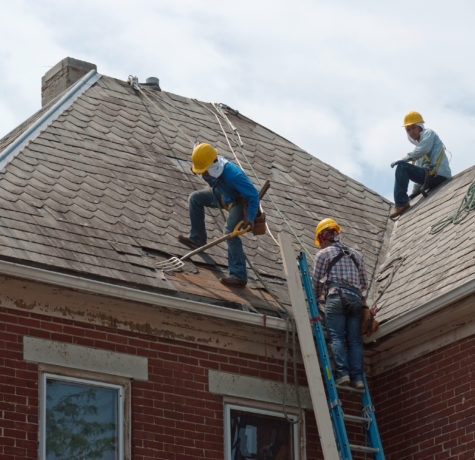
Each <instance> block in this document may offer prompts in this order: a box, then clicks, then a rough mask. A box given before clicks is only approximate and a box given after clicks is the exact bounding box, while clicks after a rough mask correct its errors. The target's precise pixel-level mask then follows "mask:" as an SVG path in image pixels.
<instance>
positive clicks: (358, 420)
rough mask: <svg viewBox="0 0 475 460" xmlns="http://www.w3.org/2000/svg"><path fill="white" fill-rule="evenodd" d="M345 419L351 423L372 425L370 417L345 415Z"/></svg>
mask: <svg viewBox="0 0 475 460" xmlns="http://www.w3.org/2000/svg"><path fill="white" fill-rule="evenodd" d="M343 419H344V420H348V421H349V422H355V423H371V419H370V418H368V417H359V416H358V415H349V414H343Z"/></svg>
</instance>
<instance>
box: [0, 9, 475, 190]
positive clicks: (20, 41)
mask: <svg viewBox="0 0 475 460" xmlns="http://www.w3.org/2000/svg"><path fill="white" fill-rule="evenodd" d="M474 13H475V3H474V2H471V1H468V0H454V1H453V2H452V3H451V4H450V7H448V6H447V3H446V2H445V1H441V0H434V1H433V2H431V4H430V7H428V6H427V4H424V3H421V2H419V3H417V2H416V3H414V2H412V1H408V0H402V1H400V2H397V3H394V4H391V3H389V4H388V3H387V2H374V1H369V0H361V1H359V2H358V3H355V2H352V1H349V0H348V1H343V0H342V1H340V2H331V1H325V0H319V1H318V2H317V1H312V0H299V1H297V2H288V1H284V0H274V1H270V0H261V1H259V2H255V1H251V0H242V1H241V2H239V3H231V2H223V1H218V0H195V1H192V0H161V1H160V2H156V1H152V0H149V1H147V0H136V1H135V2H133V3H131V2H129V1H127V2H126V1H125V0H114V1H112V0H101V1H100V2H97V1H93V0H83V1H81V2H73V1H71V0H63V1H59V0H38V1H31V0H30V1H25V0H24V1H18V2H10V3H9V7H8V8H4V10H3V11H2V15H1V17H0V26H1V27H2V32H3V36H4V40H3V41H2V43H0V58H1V61H0V62H1V63H0V70H2V74H3V75H4V87H3V91H2V96H1V97H0V126H1V127H2V131H3V133H2V134H5V133H6V132H7V130H10V129H13V128H14V127H15V126H16V125H17V124H19V123H20V122H21V121H23V120H24V119H25V118H27V117H28V116H29V115H31V114H32V113H33V112H35V111H36V110H38V109H39V108H40V102H39V101H40V82H41V76H42V75H43V74H44V73H45V72H46V71H47V70H48V69H49V68H50V67H52V66H53V65H54V64H56V63H57V62H59V61H60V60H61V59H62V58H64V57H66V56H71V57H74V58H77V59H83V60H86V61H89V62H94V63H95V64H96V65H97V67H98V71H99V72H100V73H103V74H106V75H110V76H113V77H116V78H120V79H123V80H126V79H127V77H128V75H129V74H133V75H137V76H138V77H139V80H140V81H144V80H145V79H146V78H147V77H149V76H156V77H158V78H159V79H160V83H161V87H162V89H163V90H165V91H170V92H174V93H177V94H181V95H183V96H187V97H193V98H197V99H201V100H204V101H212V102H223V103H226V104H228V105H230V106H232V107H234V108H236V109H237V110H239V111H240V112H241V113H243V114H245V115H247V116H249V117H251V118H254V119H255V120H256V121H257V122H259V123H261V124H263V125H265V126H267V127H268V128H269V129H271V130H273V131H276V132H278V133H279V134H281V135H283V136H284V137H286V138H288V139H289V140H291V141H292V142H294V143H295V144H297V145H299V146H300V147H302V148H304V149H305V150H307V151H309V152H310V153H312V154H314V155H316V156H318V157H319V158H320V159H322V160H323V161H326V162H328V163H330V164H331V165H333V166H335V167H336V168H338V169H340V170H341V171H342V172H344V173H346V174H348V175H350V176H352V177H354V178H356V179H357V180H360V181H361V182H363V183H364V184H365V185H368V186H369V187H371V188H373V189H375V190H376V191H378V192H379V193H381V194H382V195H384V196H389V195H390V194H391V189H392V184H393V175H394V171H393V170H391V168H390V167H389V163H390V162H391V161H393V160H394V159H397V158H400V157H401V156H403V155H404V154H405V153H407V152H408V151H410V150H411V147H412V146H411V144H409V142H408V141H407V139H406V137H405V134H404V131H403V130H402V128H401V124H402V123H401V121H402V118H403V117H404V114H405V113H406V112H407V111H409V110H418V111H420V112H421V113H423V115H424V117H426V119H427V123H428V126H430V127H432V128H433V129H435V130H436V131H437V132H438V133H439V134H440V136H441V138H442V139H443V141H444V142H445V143H446V144H447V146H448V147H449V149H450V150H451V151H452V152H453V159H452V168H453V171H454V172H455V173H456V172H459V171H460V170H462V169H464V168H467V167H468V166H471V165H472V164H473V153H472V151H471V146H472V145H473V141H474V135H473V134H472V132H473V130H472V128H471V126H473V121H474V120H473V118H474V116H475V104H474V103H473V101H474V100H475V84H474V82H473V75H474V74H475V61H474V60H473V59H471V58H470V57H471V56H472V55H473V45H472V43H474V41H475V32H474V30H473V25H472V18H473V17H474ZM11 43H15V46H14V47H12V46H11Z"/></svg>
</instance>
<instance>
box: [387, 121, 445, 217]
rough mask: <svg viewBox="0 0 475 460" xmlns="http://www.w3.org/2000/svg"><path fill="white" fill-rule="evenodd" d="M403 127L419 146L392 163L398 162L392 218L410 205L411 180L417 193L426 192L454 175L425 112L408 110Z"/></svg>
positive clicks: (395, 164) (393, 164)
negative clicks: (408, 190)
mask: <svg viewBox="0 0 475 460" xmlns="http://www.w3.org/2000/svg"><path fill="white" fill-rule="evenodd" d="M404 128H405V130H406V134H407V138H408V139H409V142H411V143H412V144H414V145H415V146H416V147H415V149H414V150H413V151H412V152H410V153H408V154H407V155H406V156H405V157H404V158H402V159H401V160H398V161H394V162H393V163H391V168H394V166H397V168H396V181H395V183H394V203H395V205H396V206H395V207H394V210H393V211H392V212H391V214H390V215H389V217H391V218H394V217H397V216H399V215H401V214H402V213H403V212H404V211H405V210H406V209H408V208H409V206H410V205H409V196H408V195H407V187H408V185H409V180H411V181H412V182H414V189H413V195H415V194H417V193H418V192H419V191H422V192H424V188H433V187H436V186H437V185H439V184H441V183H442V182H444V181H445V180H446V179H450V177H451V176H452V173H451V171H450V166H449V160H448V159H447V155H446V154H445V147H444V144H443V143H442V141H441V140H440V137H439V136H438V135H437V133H436V132H435V131H433V130H432V129H428V128H426V127H425V126H424V120H423V118H422V115H421V114H420V113H418V112H409V113H408V114H407V115H406V116H405V117H404ZM408 162H415V164H411V163H408Z"/></svg>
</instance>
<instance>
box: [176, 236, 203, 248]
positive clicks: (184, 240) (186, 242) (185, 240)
mask: <svg viewBox="0 0 475 460" xmlns="http://www.w3.org/2000/svg"><path fill="white" fill-rule="evenodd" d="M178 241H179V242H180V243H182V244H184V245H185V246H188V247H189V248H191V249H198V248H199V247H200V245H199V244H196V243H195V242H194V241H191V240H190V239H189V238H188V237H187V236H184V235H178Z"/></svg>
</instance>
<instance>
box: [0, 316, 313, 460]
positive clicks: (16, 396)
mask: <svg viewBox="0 0 475 460" xmlns="http://www.w3.org/2000/svg"><path fill="white" fill-rule="evenodd" d="M0 333H1V338H0V353H1V354H0V458H1V459H2V460H27V459H31V460H33V459H36V458H37V455H38V416H39V406H38V403H39V398H38V377H39V376H38V366H37V365H36V364H32V363H26V362H24V361H23V336H25V335H27V336H31V337H39V338H46V339H50V340H56V341H60V342H68V343H74V344H78V345H85V346H89V347H97V348H101V349H105V350H110V351H116V352H120V353H128V354H133V355H139V356H143V357H146V358H148V362H149V380H148V381H146V382H139V381H134V382H133V384H132V429H131V437H132V458H133V459H134V460H152V459H153V460H159V459H160V460H161V459H167V460H185V459H186V460H190V459H194V460H205V459H206V460H211V459H215V460H222V459H223V451H224V444H223V439H224V433H223V431H224V428H223V427H224V421H223V401H222V397H221V396H219V395H214V394H210V393H209V392H208V391H207V387H208V369H215V370H221V371H225V372H233V373H237V374H244V375H249V376H254V377H262V378H265V379H272V380H277V381H279V382H281V381H282V375H283V368H282V364H281V363H279V362H278V361H276V360H275V359H268V358H267V359H266V358H265V357H257V356H249V355H243V354H240V353H237V352H233V351H224V350H219V349H214V348H212V347H208V346H201V345H194V344H189V343H180V344H178V343H176V342H173V341H171V340H164V339H160V338H157V337H155V336H152V335H141V334H137V333H127V332H125V331H119V332H117V331H114V330H112V329H110V328H105V327H99V326H93V325H92V326H91V325H87V324H84V323H79V322H73V321H68V320H63V319H56V318H48V317H46V316H40V315H37V314H29V313H22V312H18V311H13V310H8V309H5V308H0ZM301 378H302V381H305V377H304V375H303V374H302V375H301ZM307 429H308V430H309V431H310V432H312V431H313V433H316V431H315V423H314V419H313V414H312V413H310V414H307ZM307 438H308V441H307V453H308V458H314V459H317V458H319V456H318V455H317V453H316V452H317V451H319V449H320V447H319V445H318V437H317V436H316V435H315V434H310V436H309V435H307Z"/></svg>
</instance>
